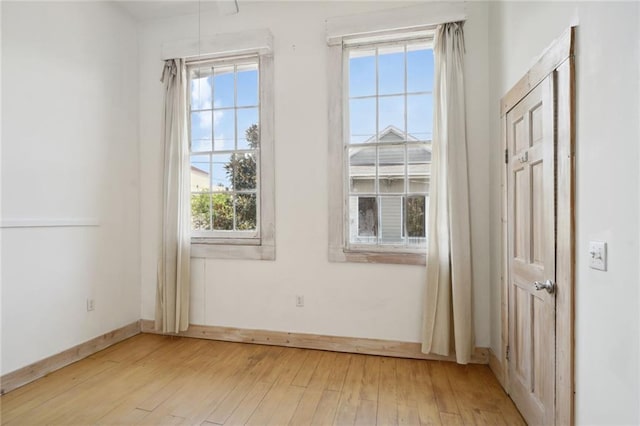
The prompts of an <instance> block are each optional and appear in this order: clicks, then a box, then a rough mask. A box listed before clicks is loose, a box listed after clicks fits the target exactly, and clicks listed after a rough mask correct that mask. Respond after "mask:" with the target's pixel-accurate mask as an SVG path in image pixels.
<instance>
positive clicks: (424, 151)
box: [349, 126, 431, 166]
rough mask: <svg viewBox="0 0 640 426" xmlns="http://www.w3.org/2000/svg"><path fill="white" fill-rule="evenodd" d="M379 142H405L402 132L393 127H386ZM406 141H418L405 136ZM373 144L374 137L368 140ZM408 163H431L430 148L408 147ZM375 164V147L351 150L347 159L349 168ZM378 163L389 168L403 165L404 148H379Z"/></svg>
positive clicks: (423, 146) (397, 146)
mask: <svg viewBox="0 0 640 426" xmlns="http://www.w3.org/2000/svg"><path fill="white" fill-rule="evenodd" d="M378 139H379V141H380V142H402V141H404V140H405V138H404V132H402V131H401V130H400V129H398V128H397V127H395V126H388V127H386V128H385V129H384V130H383V131H382V132H380V137H379V138H378ZM406 140H407V141H409V142H418V139H416V138H415V137H413V136H411V135H409V134H407V139H406ZM369 141H370V142H375V137H373V138H371V139H369ZM407 153H408V155H409V158H408V161H407V163H409V165H411V164H426V163H430V162H431V147H430V146H425V145H413V146H409V147H408V152H407ZM375 162H376V150H375V147H372V146H366V147H362V148H352V149H351V155H350V157H349V164H350V165H351V166H371V165H374V164H375ZM378 163H379V164H380V165H381V166H391V165H398V164H404V146H400V145H396V146H390V147H381V149H380V150H379V152H378Z"/></svg>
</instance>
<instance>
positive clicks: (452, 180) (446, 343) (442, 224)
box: [422, 22, 474, 364]
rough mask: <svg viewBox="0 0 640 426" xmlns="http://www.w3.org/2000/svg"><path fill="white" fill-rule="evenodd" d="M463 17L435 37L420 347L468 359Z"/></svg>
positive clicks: (469, 294)
mask: <svg viewBox="0 0 640 426" xmlns="http://www.w3.org/2000/svg"><path fill="white" fill-rule="evenodd" d="M462 26H463V23H462V22H454V23H448V24H443V25H439V26H438V29H437V31H436V36H435V40H434V57H435V75H434V77H435V81H434V119H433V120H434V121H433V147H432V164H431V187H430V194H429V224H428V237H429V244H428V254H427V288H426V292H425V303H424V317H423V336H422V337H423V341H422V352H424V353H432V354H438V355H445V356H448V355H450V353H451V352H455V356H456V361H457V362H458V363H460V364H466V363H468V362H469V360H470V358H471V354H472V351H473V347H474V336H473V311H472V278H471V234H470V219H469V179H468V171H467V140H466V130H465V100H464V72H463V68H464V67H463V66H464V36H463V32H462Z"/></svg>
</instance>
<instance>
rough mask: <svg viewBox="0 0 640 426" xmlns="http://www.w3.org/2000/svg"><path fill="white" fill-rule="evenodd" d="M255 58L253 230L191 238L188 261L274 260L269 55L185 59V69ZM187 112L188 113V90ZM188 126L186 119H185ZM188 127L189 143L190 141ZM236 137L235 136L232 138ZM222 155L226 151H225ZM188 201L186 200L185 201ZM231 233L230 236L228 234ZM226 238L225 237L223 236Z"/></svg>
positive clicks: (272, 138)
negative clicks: (257, 133)
mask: <svg viewBox="0 0 640 426" xmlns="http://www.w3.org/2000/svg"><path fill="white" fill-rule="evenodd" d="M249 58H256V59H257V64H258V120H259V129H260V145H259V146H258V149H257V150H256V152H257V154H258V155H257V165H256V168H257V188H256V200H257V203H256V209H257V211H256V214H257V218H258V220H257V224H256V225H257V226H256V230H255V231H212V232H211V234H210V235H203V233H197V234H196V235H192V236H191V257H192V258H214V259H249V260H275V176H274V174H275V167H274V108H273V90H274V88H273V83H274V80H273V55H272V53H271V51H270V50H269V51H268V52H264V51H262V50H256V51H253V52H252V51H243V52H238V53H235V54H234V53H225V54H224V55H218V56H216V55H210V56H208V57H206V58H194V59H193V60H189V59H187V61H186V62H187V67H188V69H189V70H191V69H192V68H197V67H199V66H203V65H204V66H207V65H208V64H211V65H219V64H236V63H239V62H242V61H243V60H244V61H245V62H246V60H247V59H249ZM188 92H189V95H188V97H187V98H188V100H187V101H188V102H189V104H188V105H187V111H188V112H189V114H190V96H191V95H190V92H191V90H190V87H189V90H188ZM212 106H213V105H212ZM187 123H190V118H187ZM190 131H191V129H190V127H189V143H190V142H191V135H190ZM236 137H238V136H237V135H236ZM189 152H190V155H191V150H189ZM225 152H226V151H225ZM190 199H191V198H189V200H190ZM189 202H190V201H189ZM230 233H232V235H230ZM225 235H228V236H225Z"/></svg>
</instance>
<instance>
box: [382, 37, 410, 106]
mask: <svg viewBox="0 0 640 426" xmlns="http://www.w3.org/2000/svg"><path fill="white" fill-rule="evenodd" d="M395 93H404V46H393V47H381V48H380V49H379V50H378V94H380V95H391V94H395Z"/></svg>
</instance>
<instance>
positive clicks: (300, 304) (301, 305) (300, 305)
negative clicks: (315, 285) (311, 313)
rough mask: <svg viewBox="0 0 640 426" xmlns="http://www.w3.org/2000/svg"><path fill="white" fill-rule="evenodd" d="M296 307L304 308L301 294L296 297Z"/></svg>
mask: <svg viewBox="0 0 640 426" xmlns="http://www.w3.org/2000/svg"><path fill="white" fill-rule="evenodd" d="M296 307H298V308H302V307H304V296H303V295H301V294H297V295H296Z"/></svg>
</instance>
